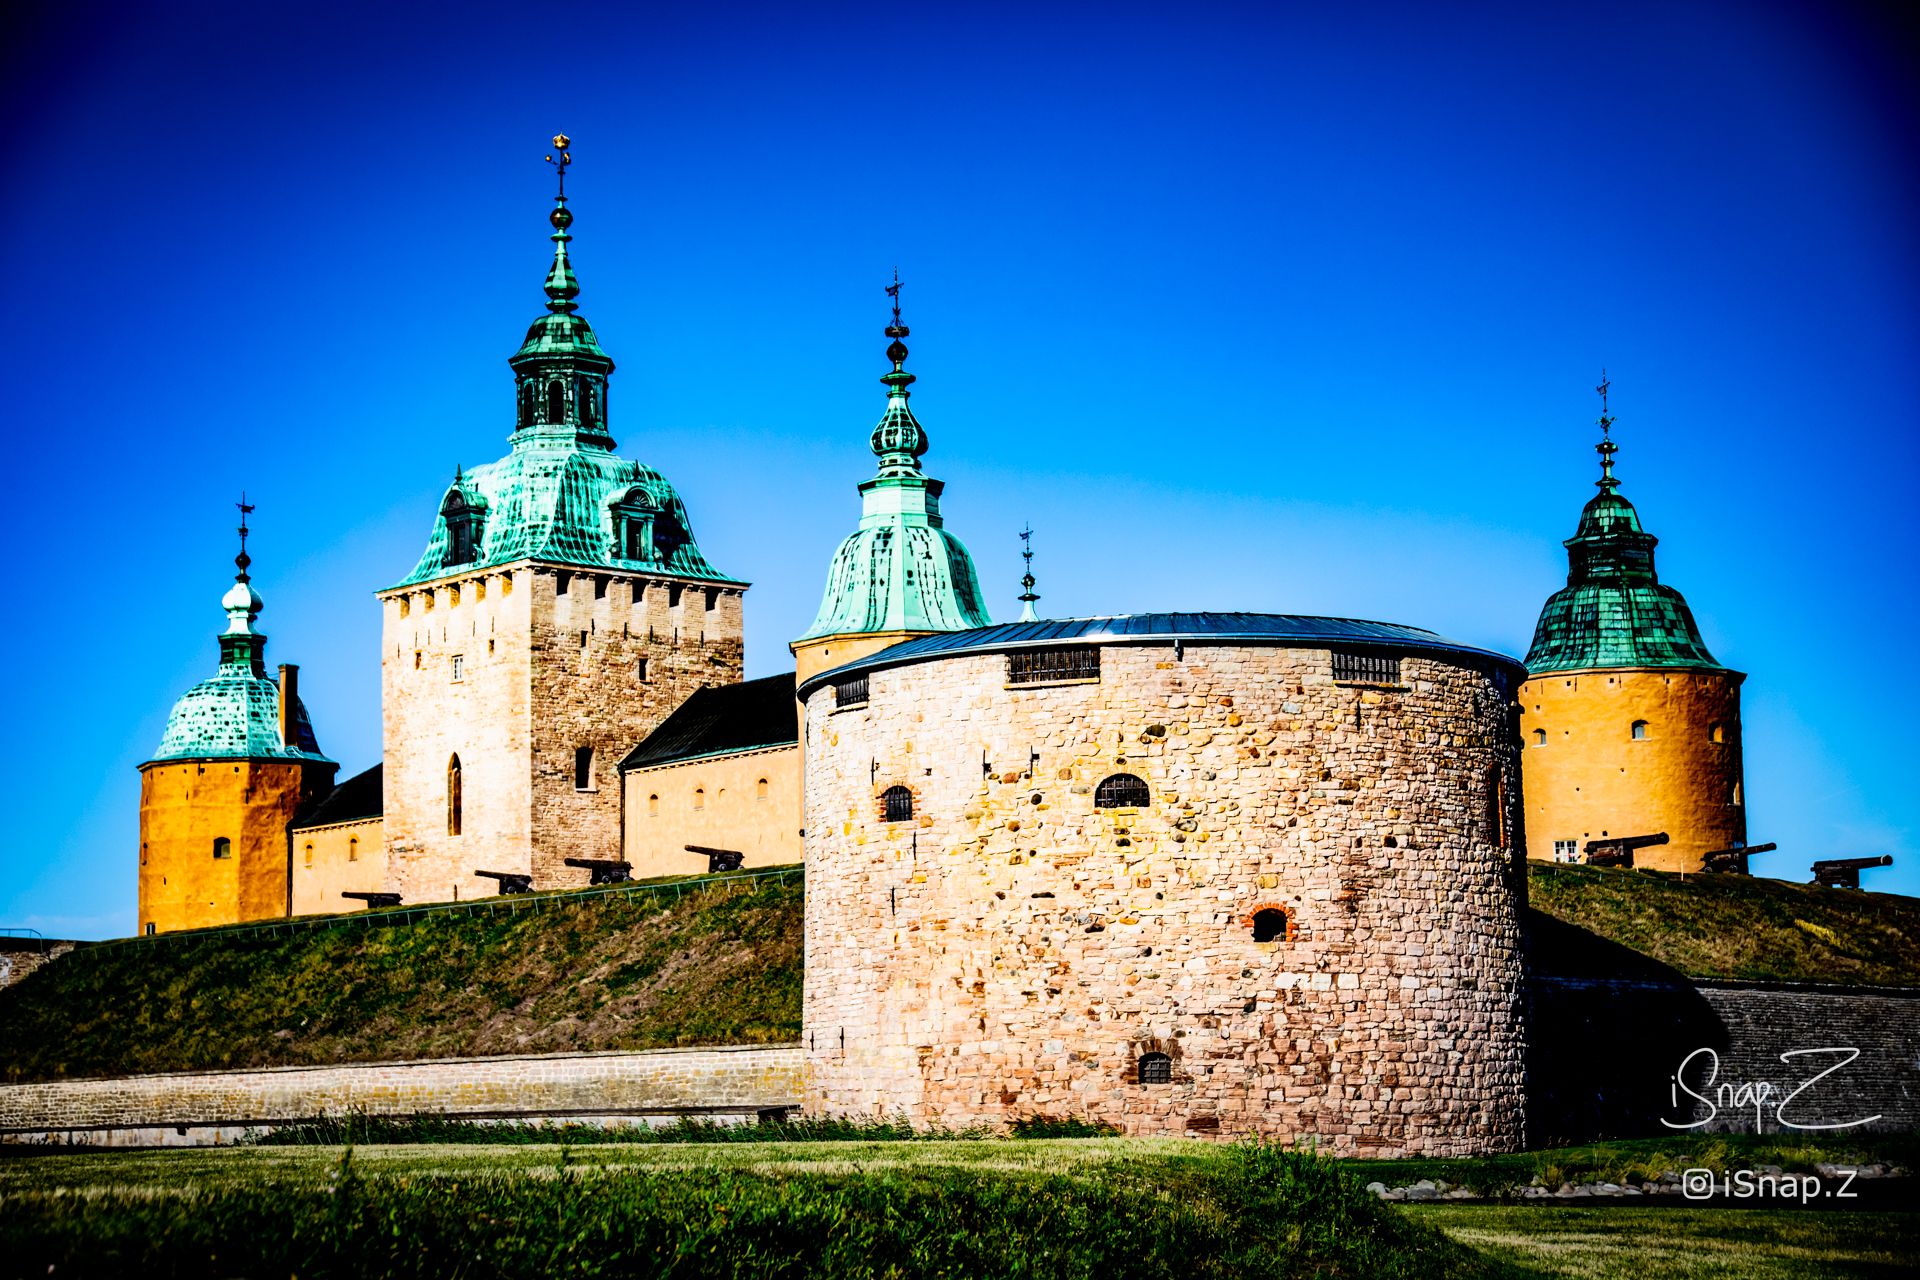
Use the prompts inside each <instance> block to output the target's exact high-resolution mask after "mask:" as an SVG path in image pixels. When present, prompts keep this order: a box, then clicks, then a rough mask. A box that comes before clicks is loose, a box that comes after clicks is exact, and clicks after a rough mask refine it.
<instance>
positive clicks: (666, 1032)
mask: <svg viewBox="0 0 1920 1280" xmlns="http://www.w3.org/2000/svg"><path fill="white" fill-rule="evenodd" d="M513 901H514V902H515V903H517V904H518V907H519V909H518V910H513V911H509V910H506V909H505V904H501V903H498V902H496V904H495V909H494V910H492V911H489V910H488V906H487V904H485V903H480V904H475V907H474V910H473V912H472V913H460V912H448V913H434V914H427V915H421V916H419V917H417V918H415V919H412V920H410V921H409V922H407V923H404V924H395V925H377V924H369V923H368V922H366V921H364V920H363V919H362V918H361V917H357V916H355V917H341V918H340V919H339V922H338V923H337V924H336V925H334V926H333V927H328V928H315V927H299V928H294V929H290V930H287V931H286V932H283V933H282V934H280V935H279V936H277V937H276V936H273V935H271V934H263V933H259V932H249V931H243V930H240V929H235V930H212V931H208V932H207V933H205V934H202V935H199V936H197V937H194V938H183V939H178V940H170V939H167V938H165V937H162V938H158V939H153V940H140V941H135V942H129V943H123V944H116V945H114V946H109V947H101V948H97V949H96V948H82V949H80V950H78V951H76V952H74V953H73V954H72V955H69V956H66V957H63V958H62V959H60V960H59V961H57V962H55V963H54V964H51V965H48V966H47V967H46V968H44V969H42V970H40V971H39V972H37V973H35V974H33V975H32V976H31V977H29V978H28V979H27V980H26V981H24V982H21V983H20V984H18V985H17V986H15V987H12V988H10V989H8V990H7V991H5V992H0V1082H7V1081H19V1080H47V1079H59V1078H62V1077H71V1076H114V1075H128V1074H134V1073H138V1072H146V1071H192V1070H202V1069H216V1068H229V1067H254V1066H289V1065H301V1064H308V1063H327V1062H363V1061H384V1060H393V1059H405V1058H431V1057H467V1056H477V1055H487V1054H506V1053H548V1052H562V1051H567V1050H593V1049H651V1048H660V1047H665V1046H672V1045H695V1044H752V1043H767V1042H778V1041H791V1040H797V1039H798V1038H799V1036H800V967H801V954H802V950H801V931H800V918H801V917H800V904H801V887H800V883H799V881H798V879H797V878H795V879H793V880H790V881H788V882H787V883H785V884H781V883H776V882H772V881H762V882H760V883H758V884H744V883H742V882H737V881H736V882H730V883H729V882H721V883H720V884H718V885H717V886H716V885H712V884H711V883H709V885H708V886H707V887H701V886H699V885H698V883H697V882H695V883H693V884H690V885H689V886H688V887H687V890H686V892H685V896H684V897H681V898H679V899H678V900H676V899H674V898H672V897H671V896H656V895H653V894H649V893H645V892H637V893H620V894H601V895H598V896H570V895H566V894H555V895H551V896H548V897H545V899H544V900H536V899H525V898H523V899H515V900H513Z"/></svg>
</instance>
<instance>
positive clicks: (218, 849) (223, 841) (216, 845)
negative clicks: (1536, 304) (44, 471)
mask: <svg viewBox="0 0 1920 1280" xmlns="http://www.w3.org/2000/svg"><path fill="white" fill-rule="evenodd" d="M1734 803H1736V804H1738V803H1739V801H1737V800H1736V801H1735V802H1734ZM213 856H214V857H216V858H231V857H232V856H233V841H231V840H229V839H227V838H226V837H225V836H215V837H214V838H213Z"/></svg>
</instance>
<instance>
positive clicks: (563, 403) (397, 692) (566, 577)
mask: <svg viewBox="0 0 1920 1280" xmlns="http://www.w3.org/2000/svg"><path fill="white" fill-rule="evenodd" d="M554 146H555V148H556V153H555V155H553V156H549V157H548V159H549V160H550V161H551V162H552V163H554V164H555V166H556V168H557V169H558V171H559V175H560V190H559V194H558V195H557V196H556V197H555V200H554V208H553V212H552V213H551V215H549V218H548V221H549V222H550V223H551V224H552V226H553V235H552V240H553V243H554V256H553V265H552V268H551V269H550V270H549V271H548V273H547V279H546V294H547V306H546V313H545V314H544V315H542V316H541V317H540V318H539V319H538V320H536V321H534V323H533V326H532V328H530V329H529V330H528V331H527V337H526V341H525V342H524V343H522V344H521V347H520V350H519V351H518V352H516V353H515V354H514V355H513V356H512V357H510V358H509V360H508V364H509V365H510V366H511V367H512V369H513V374H514V404H515V420H514V429H513V431H512V433H511V434H510V435H509V436H508V437H507V440H508V443H509V445H510V446H511V449H510V452H509V453H508V454H507V456H506V457H504V458H502V459H500V460H499V461H497V462H493V463H488V464H486V465H484V466H479V467H474V468H471V469H468V470H462V471H460V472H457V473H456V474H455V476H454V479H453V483H452V484H450V485H449V486H448V487H447V490H446V493H445V495H444V497H443V498H442V500H441V503H440V509H439V512H438V514H437V515H436V517H435V519H434V523H433V533H432V536H431V537H430V538H429V539H428V542H427V549H426V553H425V554H424V555H422V556H421V558H420V563H419V564H418V565H416V566H415V567H414V569H413V572H411V573H409V574H408V575H407V576H406V577H405V578H404V579H402V580H401V581H400V582H399V583H397V584H395V585H394V586H392V587H389V588H387V589H386V590H384V591H382V592H380V593H379V596H380V601H381V607H382V611H383V612H382V631H381V635H382V640H381V643H382V650H381V659H380V670H381V682H380V683H381V714H382V730H383V736H384V738H385V744H386V748H385V749H386V759H385V767H386V780H385V788H386V796H385V801H386V806H385V812H386V841H387V851H388V861H389V868H390V870H389V877H390V878H389V887H390V888H392V889H394V890H396V891H397V892H399V893H400V894H401V895H402V897H403V899H404V900H405V901H409V902H421V901H437V900H445V899H449V898H455V897H461V898H465V897H471V896H475V895H482V894H491V893H494V892H496V891H497V888H498V886H497V883H496V882H495V881H493V880H491V879H484V878H480V877H477V876H476V875H475V874H474V873H475V872H476V871H496V872H506V873H509V874H519V875H526V874H531V875H532V877H533V883H534V885H535V887H537V888H550V887H563V886H570V885H583V884H585V883H587V879H588V874H589V873H588V872H587V871H585V870H580V869H577V868H570V867H567V866H566V865H565V860H566V859H567V858H570V857H590V858H612V857H617V856H618V854H617V852H616V851H617V850H618V849H619V848H620V826H621V817H622V815H621V810H620V786H619V776H618V772H617V769H618V765H619V761H620V759H621V757H622V756H624V755H625V754H626V753H627V752H628V751H629V750H631V749H632V748H633V746H634V745H635V744H636V743H638V742H639V741H640V740H641V739H642V738H644V737H645V736H646V735H647V734H648V733H649V732H650V731H652V729H653V728H654V727H655V726H657V725H658V724H659V723H660V722H661V721H662V720H664V719H665V718H666V717H667V715H668V714H669V713H671V712H672V711H673V709H674V708H675V707H677V706H679V705H680V703H681V702H683V701H684V700H685V699H686V698H687V697H688V696H689V695H690V694H692V693H693V692H694V691H695V690H697V689H700V688H702V687H705V686H707V685H718V684H728V683H732V682H734V681H737V680H739V679H740V675H741V638H742V637H741V608H740V606H741V597H742V594H743V593H744V592H745V590H746V586H747V584H746V583H744V582H738V581H735V580H733V579H731V578H728V577H726V576H725V575H724V574H722V573H720V572H719V571H718V570H717V569H715V568H714V567H713V566H712V565H711V564H709V563H707V559H706V557H705V556H703V555H702V554H701V552H700V548H699V546H698V545H697V544H696V543H695V542H694V537H693V528H692V524H691V522H690V520H689V519H688V516H687V509H686V507H685V505H684V504H683V503H682V502H681V500H680V496H679V495H678V494H677V493H675V492H674V489H673V486H672V485H670V484H668V483H667V481H666V480H665V479H664V478H663V477H662V476H661V475H660V474H659V473H658V472H656V471H654V470H653V469H652V468H650V467H648V466H645V465H644V464H642V463H639V462H634V461H631V460H629V459H626V458H621V457H618V456H616V455H615V454H614V452H613V449H614V440H613V437H612V436H611V435H609V434H608V410H607V380H608V378H609V376H610V375H611V374H612V373H613V361H612V360H611V359H609V358H608V356H607V354H606V352H605V351H603V350H601V348H600V343H599V340H598V339H597V338H595V336H594V333H593V329H592V327H591V326H590V325H588V323H587V321H586V319H585V318H584V317H583V316H581V315H580V314H579V311H578V307H577V305H576V304H575V302H574V299H575V298H576V297H577V296H578V295H579V292H580V285H579V281H578V280H577V279H576V278H575V276H574V272H573V267H572V264H571V263H570V262H569V260H568V256H567V245H568V244H569V242H570V241H571V239H572V237H571V236H570V235H569V234H568V228H569V227H570V226H571V225H572V224H573V214H572V213H571V212H570V211H569V210H568V208H567V196H566V186H565V183H566V168H567V165H568V164H569V163H570V162H571V158H572V157H571V155H570V154H569V153H568V151H567V150H566V148H567V146H568V142H567V139H566V138H565V137H564V136H563V137H558V138H556V139H555V140H554Z"/></svg>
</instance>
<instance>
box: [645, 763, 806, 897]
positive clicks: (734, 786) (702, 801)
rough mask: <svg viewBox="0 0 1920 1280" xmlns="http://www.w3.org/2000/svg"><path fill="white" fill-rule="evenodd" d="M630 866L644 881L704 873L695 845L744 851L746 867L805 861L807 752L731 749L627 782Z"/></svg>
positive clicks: (660, 768) (656, 768) (657, 768)
mask: <svg viewBox="0 0 1920 1280" xmlns="http://www.w3.org/2000/svg"><path fill="white" fill-rule="evenodd" d="M621 783H622V785H623V786H625V788H626V792H627V830H626V852H625V854H624V856H625V858H626V859H627V861H629V862H631V863H632V864H633V874H634V875H635V876H639V877H646V876H665V875H685V874H687V873H689V872H698V871H705V870H706V869H707V859H706V858H705V857H703V856H702V855H700V854H696V853H688V852H687V850H686V846H688V845H690V844H697V845H704V846H706V847H708V848H711V849H737V850H739V851H740V852H741V853H743V854H745V855H746V856H745V858H744V859H743V860H742V862H741V866H743V867H769V866H777V865H780V864H782V863H792V862H799V861H800V859H801V848H800V819H799V813H800V748H799V746H798V745H797V744H796V745H794V746H786V747H774V748H771V749H768V750H762V751H730V752H727V753H726V754H725V755H716V756H704V757H701V758H700V759H697V760H683V761H679V762H676V763H674V764H664V765H656V766H654V767H651V768H646V769H634V770H632V771H630V772H628V773H625V774H623V775H622V776H621Z"/></svg>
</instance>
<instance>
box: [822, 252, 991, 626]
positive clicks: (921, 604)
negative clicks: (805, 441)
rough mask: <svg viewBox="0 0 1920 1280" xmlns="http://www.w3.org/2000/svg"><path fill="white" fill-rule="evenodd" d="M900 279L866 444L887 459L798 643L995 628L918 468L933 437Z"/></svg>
mask: <svg viewBox="0 0 1920 1280" xmlns="http://www.w3.org/2000/svg"><path fill="white" fill-rule="evenodd" d="M900 288H901V286H900V277H899V273H898V272H896V273H895V274H894V280H893V283H892V284H891V285H888V286H887V294H888V296H889V297H890V298H891V299H892V300H893V323H891V324H889V325H888V326H887V327H886V330H885V333H886V336H887V337H888V339H890V341H889V343H888V345H887V359H888V360H889V361H891V362H892V363H893V368H892V369H891V370H890V371H889V372H887V373H884V374H882V375H881V377H880V381H881V383H882V384H884V385H885V387H886V388H887V409H886V412H885V413H884V414H883V415H882V416H881V418H880V422H879V425H877V426H876V427H874V429H873V435H872V437H871V438H870V439H869V440H868V444H869V445H870V446H871V447H872V449H873V452H874V454H875V455H876V456H877V457H878V458H879V460H880V466H879V470H878V471H877V472H876V473H875V475H874V477H873V479H871V480H868V481H866V482H865V483H864V484H862V485H861V486H860V507H861V512H860V527H859V528H857V529H855V530H854V531H853V533H851V534H850V535H848V537H847V540H846V541H845V542H842V543H841V544H840V549H839V550H838V551H837V552H835V553H834V557H833V565H832V567H831V568H830V569H829V570H828V571H827V590H826V594H825V595H824V596H823V597H822V598H821V601H820V612H819V613H818V614H817V615H816V616H815V617H814V620H813V625H812V626H810V627H808V628H807V630H806V632H805V633H804V634H803V635H801V636H800V639H801V640H813V639H817V638H819V637H821V636H837V635H859V634H864V633H870V632H876V631H923V632H924V631H965V630H969V629H971V628H973V627H984V626H986V625H988V622H989V619H988V617H987V606H986V602H985V601H984V600H983V599H982V598H981V595H980V582H979V577H978V575H977V574H975V573H974V570H973V560H972V558H971V557H970V556H968V554H967V549H966V547H964V546H963V545H961V542H960V540H959V539H958V538H956V537H954V536H953V535H952V534H950V533H948V532H947V531H946V529H945V528H944V527H943V524H944V522H943V521H942V520H941V518H940V493H941V491H942V489H944V488H945V486H944V485H942V484H941V483H940V481H938V480H935V479H933V478H932V477H930V476H928V475H927V474H926V473H925V472H924V471H922V470H921V469H920V459H921V457H922V456H923V455H924V454H925V453H926V451H927V433H926V430H925V429H924V428H923V427H921V425H920V422H919V420H918V419H917V418H915V417H914V416H913V410H912V409H911V408H909V407H908V405H907V398H908V395H909V393H908V391H907V388H908V387H910V386H912V385H913V383H914V381H915V378H914V375H912V374H911V373H908V372H907V370H906V359H907V347H906V344H905V343H903V342H902V341H900V340H901V339H902V338H904V337H906V336H907V335H908V329H907V326H906V325H904V324H902V323H901V322H900Z"/></svg>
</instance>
